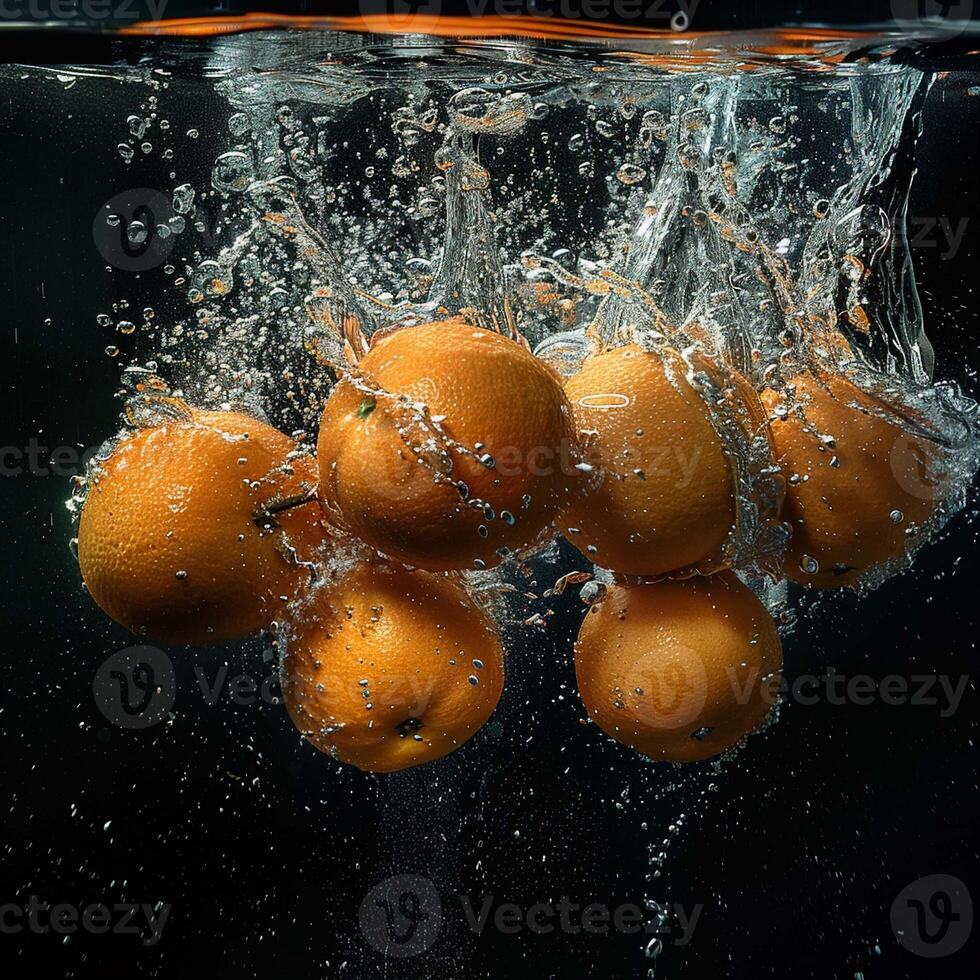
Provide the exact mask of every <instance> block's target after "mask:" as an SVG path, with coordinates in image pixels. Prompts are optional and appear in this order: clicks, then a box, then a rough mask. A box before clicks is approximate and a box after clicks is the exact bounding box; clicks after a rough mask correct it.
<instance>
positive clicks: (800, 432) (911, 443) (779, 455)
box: [762, 373, 938, 588]
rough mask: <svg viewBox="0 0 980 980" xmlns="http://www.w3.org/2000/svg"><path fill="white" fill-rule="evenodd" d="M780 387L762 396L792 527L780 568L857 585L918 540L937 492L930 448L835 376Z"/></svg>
mask: <svg viewBox="0 0 980 980" xmlns="http://www.w3.org/2000/svg"><path fill="white" fill-rule="evenodd" d="M787 388H788V389H789V391H788V392H784V391H773V390H771V389H770V390H767V391H765V392H763V395H762V399H763V402H764V404H765V406H766V408H767V410H768V411H769V413H770V425H771V428H772V437H773V442H774V444H775V447H776V461H777V463H778V464H779V466H780V467H781V468H782V470H783V474H784V476H785V477H786V483H787V487H786V491H787V493H786V500H785V503H784V505H783V518H784V520H786V521H787V522H788V523H789V524H790V525H791V526H792V529H793V534H792V537H791V539H790V542H789V550H788V552H787V555H786V561H785V565H784V571H785V573H786V576H787V577H788V578H790V579H792V580H793V581H795V582H799V583H800V584H801V585H809V586H814V587H816V588H833V587H835V586H844V585H846V586H852V587H853V586H857V585H858V584H859V583H860V582H861V579H862V576H863V575H864V574H865V573H866V572H867V571H868V570H869V569H871V568H873V567H874V566H876V565H882V564H883V563H888V562H894V561H896V560H901V559H902V558H903V557H905V556H906V555H907V554H908V553H909V551H910V550H911V549H912V548H913V547H914V546H915V545H917V544H918V543H920V541H921V537H922V535H921V534H920V533H918V532H919V531H921V529H922V526H923V524H924V523H925V522H926V521H927V520H928V518H929V516H930V514H931V513H932V511H933V509H934V507H935V502H936V498H937V495H938V489H937V485H936V483H935V479H934V477H933V476H932V475H931V473H930V469H931V465H932V462H933V461H934V459H935V454H936V447H935V446H933V445H932V444H930V443H929V442H928V441H927V440H925V439H922V438H920V437H917V436H913V435H911V434H910V433H907V432H906V431H905V430H904V429H903V428H901V427H900V426H899V425H898V424H896V423H894V422H892V421H889V420H887V419H884V418H882V417H881V415H880V413H882V412H883V411H885V410H886V409H885V406H883V405H882V403H881V402H879V401H878V400H877V399H876V398H873V397H872V396H871V395H868V394H866V393H865V392H863V391H861V390H860V389H859V388H857V387H855V385H854V384H852V383H851V382H850V381H848V380H847V379H846V378H844V377H842V376H840V375H832V374H821V375H820V376H819V378H818V377H817V376H816V375H814V374H810V373H804V374H799V375H797V376H796V377H794V378H793V379H792V380H791V381H790V382H789V383H788V386H787ZM910 532H911V533H910Z"/></svg>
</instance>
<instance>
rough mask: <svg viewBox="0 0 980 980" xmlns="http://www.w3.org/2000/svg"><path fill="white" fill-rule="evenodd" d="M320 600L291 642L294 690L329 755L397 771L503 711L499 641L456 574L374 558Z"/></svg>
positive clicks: (309, 733)
mask: <svg viewBox="0 0 980 980" xmlns="http://www.w3.org/2000/svg"><path fill="white" fill-rule="evenodd" d="M311 605H312V608H311V609H310V610H309V611H308V614H307V615H306V616H305V617H304V619H303V621H302V622H301V623H300V624H299V625H297V626H296V629H295V632H294V633H293V635H292V636H291V637H290V639H289V642H288V647H287V654H286V658H285V664H284V674H285V680H284V683H283V694H284V698H285V702H286V707H287V709H288V711H289V714H290V716H291V717H292V719H293V722H294V723H295V725H296V727H297V728H298V729H299V730H300V732H301V733H302V734H303V735H304V736H305V737H306V738H307V739H308V740H309V741H310V742H311V743H312V744H313V745H314V746H316V748H318V749H319V750H320V751H321V752H326V753H328V754H329V755H331V756H333V757H334V758H336V759H339V760H340V761H341V762H347V763H350V764H351V765H354V766H357V767H358V768H359V769H365V770H368V771H371V772H393V771H395V770H397V769H406V768H408V767H409V766H417V765H419V764H421V763H423V762H431V761H432V760H433V759H438V758H440V757H442V756H444V755H447V754H448V753H450V752H452V751H454V750H455V749H457V748H459V747H460V746H461V745H462V744H463V743H464V742H466V741H467V739H469V738H470V737H472V736H473V735H474V734H475V733H476V732H477V731H478V730H479V729H480V728H481V727H482V726H483V724H484V722H486V720H487V719H488V718H489V717H490V715H491V714H492V713H493V709H494V708H495V707H496V705H497V701H498V700H499V699H500V693H501V691H502V690H503V684H504V658H503V650H502V648H501V645H500V639H499V637H498V635H497V631H496V629H495V628H494V627H493V625H492V623H491V622H490V620H489V619H488V618H487V617H486V616H485V615H484V614H483V612H482V611H481V610H480V609H478V608H477V607H476V606H475V605H474V604H473V602H472V600H470V598H469V597H468V596H467V595H466V593H465V592H464V591H463V589H462V588H461V587H460V586H459V585H457V584H456V583H455V582H454V581H453V580H451V579H448V578H445V577H440V576H435V575H431V574H429V573H427V572H421V571H408V570H406V569H404V568H399V567H396V566H388V565H381V564H366V565H361V566H358V567H356V568H355V569H354V570H353V571H351V572H348V573H347V574H346V575H345V576H343V577H342V578H341V579H340V581H339V582H334V583H331V584H330V585H328V586H326V587H324V588H323V589H322V590H321V591H320V592H319V593H317V595H316V597H315V599H314V600H313V602H312V604H311Z"/></svg>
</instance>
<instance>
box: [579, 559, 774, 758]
mask: <svg viewBox="0 0 980 980" xmlns="http://www.w3.org/2000/svg"><path fill="white" fill-rule="evenodd" d="M781 669H782V648H781V645H780V642H779V634H778V633H777V631H776V627H775V624H774V623H773V621H772V618H771V617H770V615H769V613H768V612H767V611H766V608H765V607H764V606H763V605H762V603H761V602H760V601H759V600H758V599H757V598H756V597H755V595H754V594H753V593H752V591H751V590H750V589H748V588H746V586H744V585H743V584H742V583H741V582H740V581H739V580H738V579H737V578H736V577H735V576H734V575H732V574H731V573H728V572H726V573H723V574H721V575H715V576H712V577H710V578H700V577H696V578H692V579H688V580H685V581H670V580H668V581H664V582H658V583H656V584H650V585H635V586H629V587H622V586H617V587H613V588H611V589H609V591H608V593H607V594H606V597H605V598H604V599H603V601H602V602H601V603H599V604H597V605H596V606H593V607H592V609H591V610H590V611H589V614H588V615H587V616H586V617H585V621H584V622H583V623H582V629H581V631H580V632H579V636H578V641H577V642H576V644H575V676H576V678H577V680H578V688H579V694H580V695H581V697H582V700H583V702H584V703H585V707H586V709H587V710H588V713H589V717H590V718H591V719H592V721H594V722H595V723H596V724H597V725H598V726H599V727H600V728H601V729H602V730H603V731H604V732H605V733H606V734H607V735H610V736H611V737H612V738H614V739H616V741H618V742H622V743H623V744H624V745H628V746H630V747H631V748H634V749H636V750H637V751H638V752H640V753H642V754H643V755H645V756H648V757H650V758H651V759H661V760H668V761H671V762H695V761H698V760H701V759H709V758H711V757H712V756H715V755H718V754H719V753H721V752H724V751H725V750H726V749H728V748H731V747H732V746H733V745H735V744H736V743H737V742H738V741H739V740H740V739H741V738H742V737H743V736H744V735H746V734H748V733H749V732H751V731H753V730H754V729H755V728H757V727H758V726H759V725H760V724H761V722H762V721H763V720H764V719H765V717H766V716H767V714H768V713H769V711H770V709H771V707H772V705H773V703H774V700H775V697H776V694H777V690H778V685H779V681H780V671H781Z"/></svg>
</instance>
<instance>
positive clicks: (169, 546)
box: [78, 410, 322, 643]
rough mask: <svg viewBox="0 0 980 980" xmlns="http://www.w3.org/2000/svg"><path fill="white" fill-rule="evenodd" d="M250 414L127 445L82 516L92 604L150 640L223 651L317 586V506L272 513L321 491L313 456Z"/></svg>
mask: <svg viewBox="0 0 980 980" xmlns="http://www.w3.org/2000/svg"><path fill="white" fill-rule="evenodd" d="M294 449H295V443H294V442H293V440H292V439H290V438H289V437H288V436H286V435H284V434H283V433H281V432H279V431H277V430H276V429H274V428H272V427H271V426H269V425H267V424H266V423H264V422H260V421H259V420H258V419H255V418H251V417H250V416H247V415H244V414H241V413H238V412H205V411H196V410H191V415H190V418H189V419H182V420H178V421H172V422H171V421H168V422H166V423H165V424H162V425H158V426H153V427H149V428H143V429H139V430H137V431H135V432H133V433H131V434H128V435H126V436H124V437H123V439H122V440H121V442H120V443H119V445H118V446H117V447H116V449H115V451H114V452H113V454H112V456H111V457H110V458H109V459H108V460H106V461H105V462H104V463H102V464H101V466H100V472H99V473H98V475H97V477H96V478H95V479H94V480H93V482H92V485H91V487H90V489H89V493H88V496H87V498H86V500H85V504H84V507H83V509H82V515H81V520H80V523H79V530H78V560H79V563H80V565H81V571H82V578H83V579H84V581H85V585H86V586H87V588H88V590H89V592H90V593H91V594H92V598H93V599H95V601H96V602H97V603H98V604H99V605H100V606H101V607H102V609H103V610H104V611H105V612H106V613H108V614H109V615H110V616H111V617H112V618H113V619H114V620H115V621H116V622H117V623H119V624H121V625H122V626H125V627H126V628H127V629H129V630H130V631H131V632H133V633H135V634H137V635H138V636H142V637H147V638H150V639H155V640H159V641H162V642H166V643H218V642H221V641H224V640H230V639H234V638H237V637H241V636H244V635H245V634H247V633H251V632H254V631H255V630H258V629H260V628H261V627H263V626H265V625H267V624H268V623H269V622H270V621H271V620H272V619H273V618H275V616H277V615H279V613H280V611H281V610H282V609H283V607H284V606H285V602H284V601H283V598H282V597H283V596H286V597H288V598H291V597H293V596H294V595H296V594H297V593H298V592H299V591H300V589H301V588H302V586H303V585H304V583H306V582H308V581H309V578H310V573H309V571H308V569H306V568H303V567H301V566H300V565H299V564H297V562H296V561H295V560H292V559H291V558H289V557H288V556H287V554H288V553H287V549H286V545H287V542H288V543H289V544H290V545H291V546H292V547H294V548H295V549H296V550H297V552H298V556H299V557H300V558H301V559H302V560H310V559H312V558H313V557H314V555H315V552H316V549H317V546H318V544H319V542H320V541H321V540H322V531H321V528H320V509H319V505H318V504H317V502H316V501H315V500H314V501H313V502H311V503H308V504H305V505H303V506H300V507H296V508H294V509H291V510H288V511H283V512H281V513H277V514H276V515H275V517H274V518H273V525H274V526H272V527H271V528H268V527H260V526H259V525H258V524H257V523H256V521H255V517H256V515H258V516H259V524H265V523H268V518H263V517H262V511H263V509H264V508H265V507H266V506H267V505H269V504H271V503H274V502H276V501H282V500H285V499H287V498H290V497H293V496H297V495H301V494H304V493H307V492H309V491H311V490H312V489H313V488H315V486H316V463H315V461H314V460H313V458H312V457H311V456H308V455H307V456H298V457H297V458H293V459H290V460H288V462H287V457H288V456H289V454H290V453H291V452H293V450H294Z"/></svg>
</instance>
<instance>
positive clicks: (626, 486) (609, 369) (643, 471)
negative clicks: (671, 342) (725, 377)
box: [559, 344, 735, 575]
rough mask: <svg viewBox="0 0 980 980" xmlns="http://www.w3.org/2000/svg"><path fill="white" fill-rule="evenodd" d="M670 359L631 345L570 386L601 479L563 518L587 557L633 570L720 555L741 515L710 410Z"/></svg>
mask: <svg viewBox="0 0 980 980" xmlns="http://www.w3.org/2000/svg"><path fill="white" fill-rule="evenodd" d="M664 356H665V357H666V359H667V360H666V362H665V360H664V359H663V358H662V357H661V356H660V355H659V354H657V353H654V352H652V351H646V350H643V349H642V348H640V347H638V346H637V345H635V344H629V345H627V346H624V347H619V348H616V349H615V350H610V351H606V352H604V353H599V354H593V355H592V356H590V357H588V358H586V360H585V362H584V363H583V365H582V369H581V370H580V371H579V373H578V374H576V375H573V376H572V377H571V378H569V379H568V381H566V383H565V391H566V393H567V394H568V398H569V401H570V402H571V405H572V413H573V416H574V419H575V428H576V434H577V435H578V438H579V440H580V442H581V443H582V445H583V447H584V451H585V452H586V454H587V456H588V459H589V462H590V463H592V464H594V465H595V466H596V467H597V473H596V476H597V479H596V480H595V482H594V483H593V484H592V485H591V486H590V487H589V488H588V489H587V490H585V491H582V492H579V493H577V494H575V495H573V496H572V498H571V502H570V504H569V506H568V508H567V509H566V510H565V512H564V513H563V514H562V516H561V518H560V520H559V524H560V526H561V528H562V531H563V533H564V534H565V536H566V537H567V538H568V540H569V541H571V543H572V544H573V545H575V547H576V548H578V549H579V550H580V551H581V552H582V553H583V554H585V555H586V557H588V558H589V559H590V560H591V561H594V562H595V563H596V564H597V565H600V566H602V567H604V568H611V569H613V570H615V571H617V572H621V573H624V574H628V575H660V574H663V573H665V572H671V571H675V570H678V569H682V568H686V567H688V566H691V565H694V564H695V563H697V562H699V561H702V560H704V559H708V558H715V557H717V556H719V555H720V552H721V549H722V546H723V544H724V543H725V541H726V539H727V538H728V535H729V533H730V532H731V530H732V527H733V524H734V521H735V496H734V491H733V481H732V474H731V469H730V466H729V463H728V460H727V458H726V457H725V454H724V452H723V450H722V444H721V441H720V440H719V438H718V436H717V434H716V433H715V430H714V427H713V426H712V424H711V420H710V416H709V414H708V410H707V408H706V406H705V404H704V402H703V400H702V399H701V397H700V396H699V395H698V393H697V392H696V391H695V390H694V388H693V387H691V385H690V384H689V383H688V381H687V378H686V370H687V368H686V365H685V364H684V362H683V361H682V360H681V358H680V357H679V355H677V354H673V353H668V354H665V355H664ZM665 364H666V366H665ZM668 368H669V376H668Z"/></svg>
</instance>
